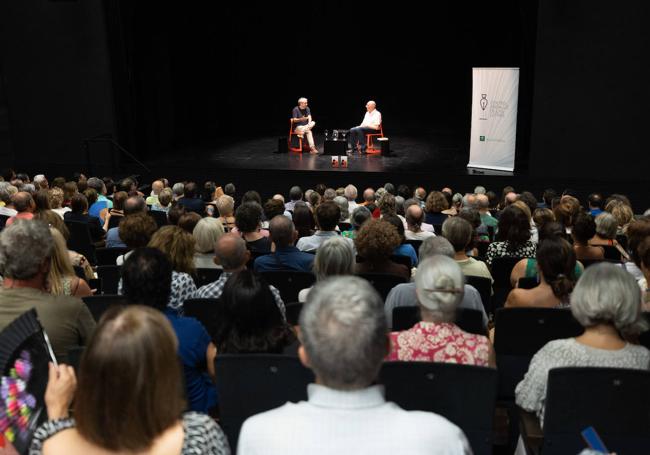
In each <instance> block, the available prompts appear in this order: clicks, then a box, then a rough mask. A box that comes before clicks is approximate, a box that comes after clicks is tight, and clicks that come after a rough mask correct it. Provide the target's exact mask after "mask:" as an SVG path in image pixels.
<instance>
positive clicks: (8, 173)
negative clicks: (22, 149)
mask: <svg viewBox="0 0 650 455" xmlns="http://www.w3.org/2000/svg"><path fill="white" fill-rule="evenodd" d="M2 178H3V179H4V181H5V182H11V181H12V180H13V179H14V178H16V171H14V170H13V169H12V168H10V167H7V168H4V169H3V170H2Z"/></svg>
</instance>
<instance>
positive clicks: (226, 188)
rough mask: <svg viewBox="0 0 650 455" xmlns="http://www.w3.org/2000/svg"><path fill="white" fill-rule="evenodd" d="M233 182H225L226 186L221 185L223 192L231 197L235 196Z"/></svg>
mask: <svg viewBox="0 0 650 455" xmlns="http://www.w3.org/2000/svg"><path fill="white" fill-rule="evenodd" d="M236 191H237V190H236V189H235V184H234V183H226V186H224V187H223V193H224V194H226V195H228V196H230V197H231V198H233V199H234V198H235V193H236Z"/></svg>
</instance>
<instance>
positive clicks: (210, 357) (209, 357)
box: [205, 342, 217, 381]
mask: <svg viewBox="0 0 650 455" xmlns="http://www.w3.org/2000/svg"><path fill="white" fill-rule="evenodd" d="M216 357H217V347H216V346H215V345H214V343H212V342H210V344H209V345H208V349H206V351H205V361H206V362H207V367H208V374H209V375H210V377H211V378H212V380H213V381H216V380H217V375H216V373H215V369H214V359H215V358H216Z"/></svg>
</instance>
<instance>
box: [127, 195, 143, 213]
mask: <svg viewBox="0 0 650 455" xmlns="http://www.w3.org/2000/svg"><path fill="white" fill-rule="evenodd" d="M146 208H147V205H146V204H145V201H144V198H143V197H141V196H130V197H129V198H127V199H126V201H124V215H132V214H134V213H140V212H144V211H145V210H146Z"/></svg>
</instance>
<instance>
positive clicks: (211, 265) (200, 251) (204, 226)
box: [192, 217, 224, 269]
mask: <svg viewBox="0 0 650 455" xmlns="http://www.w3.org/2000/svg"><path fill="white" fill-rule="evenodd" d="M223 234H224V229H223V225H222V224H221V221H219V220H218V219H217V218H211V217H206V218H201V220H200V221H199V222H198V223H196V226H195V227H194V230H193V231H192V236H193V237H194V242H195V243H194V266H195V267H196V268H197V269H220V268H221V266H219V265H217V264H216V263H215V262H214V248H215V246H216V245H217V240H219V237H221V236H222V235H223Z"/></svg>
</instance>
